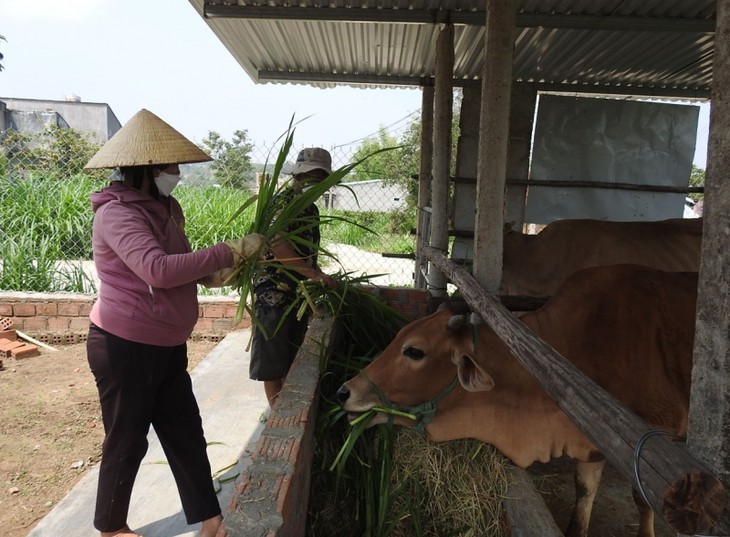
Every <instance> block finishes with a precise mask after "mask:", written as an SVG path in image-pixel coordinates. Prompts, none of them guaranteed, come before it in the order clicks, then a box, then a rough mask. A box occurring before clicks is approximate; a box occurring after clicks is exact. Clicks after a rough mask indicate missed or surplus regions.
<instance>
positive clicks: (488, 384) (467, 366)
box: [337, 306, 494, 426]
mask: <svg viewBox="0 0 730 537" xmlns="http://www.w3.org/2000/svg"><path fill="white" fill-rule="evenodd" d="M474 348H475V327H473V326H472V325H471V324H470V323H469V318H468V314H465V313H457V312H455V311H453V309H452V308H451V307H449V306H442V307H441V308H440V309H439V311H437V312H436V313H433V314H432V315H429V316H428V317H424V318H423V319H419V320H417V321H414V322H412V323H410V324H408V325H406V326H405V327H404V328H403V329H401V331H400V332H399V333H398V334H397V335H396V337H395V339H394V340H393V341H392V342H391V343H390V345H388V347H387V348H386V349H385V350H384V351H383V352H382V354H381V355H380V356H378V357H377V358H376V359H375V360H373V362H372V363H371V364H369V365H368V366H367V367H366V368H365V369H364V370H363V371H362V372H361V373H360V374H359V375H357V376H356V377H354V378H352V379H350V380H349V381H347V382H346V383H344V384H343V385H342V386H341V387H340V389H339V390H338V391H337V397H338V399H339V401H340V403H341V404H342V406H343V408H344V409H345V410H346V411H347V412H348V415H349V418H350V419H351V420H352V419H354V418H356V417H357V416H358V415H359V414H361V413H363V412H367V411H368V410H371V409H372V408H373V407H390V408H395V409H398V410H404V411H406V412H409V413H412V414H416V415H418V414H421V413H422V411H423V409H424V408H427V407H428V404H429V403H431V406H434V405H438V409H439V415H443V414H444V409H447V408H448V407H449V406H450V405H453V404H455V402H457V401H458V399H459V396H460V395H461V396H463V395H464V392H463V391H462V389H461V388H463V389H464V390H467V391H486V390H490V389H492V387H493V386H494V381H493V380H492V378H491V377H490V376H489V374H488V373H487V372H486V371H485V370H484V369H482V368H481V367H480V366H479V365H478V364H477V362H476V360H475V357H474ZM457 378H458V382H456V379H457ZM459 385H460V387H459ZM452 388H455V389H452ZM427 412H428V411H426V413H427ZM387 419H388V415H386V414H382V413H379V414H377V415H376V416H375V418H374V419H373V420H372V421H371V423H370V424H371V425H375V424H377V423H384V422H385V421H387ZM391 419H393V421H394V422H395V423H399V424H402V425H407V426H415V425H418V422H419V421H429V420H430V419H431V416H427V418H426V419H425V420H424V419H422V418H421V419H419V420H416V421H414V420H412V419H409V418H405V417H395V418H391Z"/></svg>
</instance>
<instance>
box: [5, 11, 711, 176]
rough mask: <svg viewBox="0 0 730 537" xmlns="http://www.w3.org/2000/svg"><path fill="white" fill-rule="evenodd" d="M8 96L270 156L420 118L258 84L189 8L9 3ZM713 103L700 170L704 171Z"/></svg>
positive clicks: (405, 108) (346, 94)
mask: <svg viewBox="0 0 730 537" xmlns="http://www.w3.org/2000/svg"><path fill="white" fill-rule="evenodd" d="M0 35H2V36H4V37H5V39H6V42H2V41H0V52H2V53H3V54H4V56H5V59H4V60H3V61H2V64H3V66H4V70H3V71H1V72H0V97H16V98H28V99H43V100H62V99H64V98H65V97H66V96H67V95H77V96H78V97H80V98H81V99H82V100H83V101H85V102H94V103H106V104H108V105H109V106H110V107H111V109H112V111H113V112H114V113H115V114H116V116H117V119H119V121H120V122H121V123H122V124H124V123H126V122H127V120H128V119H129V118H130V117H131V116H132V115H134V114H135V113H136V112H138V111H139V110H140V109H141V108H147V109H148V110H150V111H151V112H153V113H154V114H156V115H157V116H159V117H160V118H162V119H163V120H165V121H166V122H168V123H169V124H170V125H172V126H173V127H174V128H175V129H177V130H178V131H180V132H181V133H182V134H183V135H185V136H186V137H188V138H189V139H191V140H192V141H194V142H201V141H202V140H203V138H205V136H206V135H207V133H208V132H209V131H216V132H218V133H219V134H220V135H222V136H223V137H224V138H226V139H230V138H231V137H232V136H233V132H234V131H236V130H246V131H248V137H249V139H250V140H251V141H253V142H254V143H257V144H266V145H267V146H271V145H273V144H275V142H276V140H277V139H278V137H279V136H280V135H281V134H282V133H283V132H285V131H286V129H287V126H288V125H289V122H290V120H291V119H292V118H294V119H295V121H299V120H302V121H301V122H299V123H298V124H297V126H296V132H295V135H294V146H295V147H305V146H314V145H317V146H321V147H325V148H327V149H332V148H334V147H337V146H341V145H350V144H353V143H354V144H357V142H358V141H360V140H362V139H364V138H366V137H368V136H373V135H376V134H377V132H378V130H379V129H380V128H386V130H388V131H389V132H390V133H391V134H393V135H395V136H396V137H399V136H400V134H401V133H402V131H403V129H404V128H405V127H406V126H407V125H408V123H409V122H410V120H412V119H413V118H414V117H415V116H417V113H418V111H419V109H420V105H421V92H420V90H419V89H417V88H413V89H395V88H393V89H378V90H375V89H361V88H350V87H337V88H328V89H319V88H313V87H310V86H304V85H293V84H286V85H282V84H255V83H254V82H253V81H252V80H251V79H250V78H249V77H248V75H247V74H246V73H245V72H244V70H243V68H242V67H240V66H239V65H238V63H237V62H236V61H235V60H234V59H233V57H232V56H231V55H230V53H229V52H228V51H227V50H226V48H225V47H224V46H223V44H222V43H221V42H220V41H219V40H218V38H217V37H216V36H215V34H213V32H212V31H211V30H210V29H209V28H208V26H207V24H206V23H205V21H203V19H202V18H201V17H200V16H199V15H198V13H197V12H196V11H195V9H194V8H193V6H192V5H191V4H190V2H189V1H188V0H63V1H59V0H0ZM708 109H709V107H708V106H707V105H703V106H702V108H701V112H700V121H699V125H698V142H697V147H696V151H695V158H694V163H695V164H696V165H698V166H700V167H702V168H704V167H705V160H706V156H707V155H706V148H707V133H708V115H709V114H708Z"/></svg>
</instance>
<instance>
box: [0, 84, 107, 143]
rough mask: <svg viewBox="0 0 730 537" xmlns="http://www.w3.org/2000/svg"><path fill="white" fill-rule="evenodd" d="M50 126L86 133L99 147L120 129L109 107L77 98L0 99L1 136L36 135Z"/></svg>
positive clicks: (70, 96) (71, 96)
mask: <svg viewBox="0 0 730 537" xmlns="http://www.w3.org/2000/svg"><path fill="white" fill-rule="evenodd" d="M50 126H58V127H60V128H62V129H69V128H71V129H74V130H76V131H79V132H83V133H85V134H89V135H90V136H91V137H92V139H93V140H94V141H95V142H98V143H100V144H101V143H104V142H106V141H107V140H108V139H109V138H111V137H112V136H113V135H114V134H115V133H116V132H117V131H118V130H119V129H121V128H122V125H121V123H119V120H118V119H117V116H116V115H115V114H114V112H113V111H112V109H111V107H110V106H109V105H108V104H105V103H85V102H82V101H81V98H80V97H78V96H77V95H69V96H67V97H66V98H65V99H64V100H62V101H50V100H41V99H17V98H14V97H0V133H2V132H4V131H8V130H14V131H17V132H20V133H24V134H36V133H40V132H43V131H45V130H46V129H47V128H48V127H50Z"/></svg>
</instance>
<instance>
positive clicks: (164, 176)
mask: <svg viewBox="0 0 730 537" xmlns="http://www.w3.org/2000/svg"><path fill="white" fill-rule="evenodd" d="M179 182H180V174H177V175H173V174H171V173H167V172H160V175H158V176H157V177H155V184H156V185H157V190H159V191H160V194H162V195H163V196H169V195H170V194H172V191H173V190H174V189H175V187H176V186H177V184H178V183H179Z"/></svg>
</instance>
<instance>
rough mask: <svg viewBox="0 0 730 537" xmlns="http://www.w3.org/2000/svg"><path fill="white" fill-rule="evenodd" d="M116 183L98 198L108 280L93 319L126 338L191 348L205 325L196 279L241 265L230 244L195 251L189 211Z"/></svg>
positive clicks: (102, 268)
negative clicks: (195, 332) (185, 213)
mask: <svg viewBox="0 0 730 537" xmlns="http://www.w3.org/2000/svg"><path fill="white" fill-rule="evenodd" d="M167 203H169V205H168V206H165V204H163V203H160V202H159V201H157V200H155V199H153V198H151V197H149V196H147V195H145V194H143V193H142V192H140V191H138V190H135V189H133V188H130V187H127V186H125V185H124V184H122V183H119V182H115V183H112V184H111V186H109V187H107V188H104V189H103V190H102V191H101V192H94V193H93V194H92V195H91V205H92V208H93V210H94V227H93V238H92V245H93V252H94V262H95V264H96V271H97V274H98V276H99V279H100V280H101V286H100V288H99V296H98V298H97V300H96V302H95V303H94V306H93V308H92V309H91V314H90V319H91V322H93V323H94V324H95V325H96V326H98V327H99V328H101V329H103V330H105V331H107V332H109V333H111V334H114V335H115V336H118V337H121V338H123V339H126V340H129V341H134V342H137V343H145V344H149V345H160V346H165V347H169V346H175V345H180V344H182V343H185V341H186V340H187V339H188V337H189V336H190V334H191V333H192V331H193V328H194V327H195V323H196V322H197V320H198V289H197V283H196V281H197V280H198V279H200V278H202V277H203V276H206V275H208V274H211V273H213V272H215V271H217V270H220V269H222V268H225V267H230V266H232V265H233V256H232V254H231V251H230V249H229V248H228V246H226V245H225V244H224V243H222V242H221V243H218V244H216V245H215V246H212V247H210V248H204V249H202V250H198V251H196V252H191V251H190V243H189V242H188V239H187V237H186V235H185V231H184V225H185V218H184V216H183V212H182V208H181V207H180V204H179V203H178V202H177V200H176V199H175V198H173V197H169V198H167Z"/></svg>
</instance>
